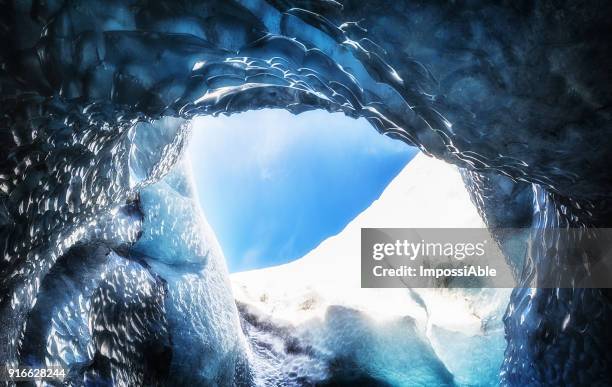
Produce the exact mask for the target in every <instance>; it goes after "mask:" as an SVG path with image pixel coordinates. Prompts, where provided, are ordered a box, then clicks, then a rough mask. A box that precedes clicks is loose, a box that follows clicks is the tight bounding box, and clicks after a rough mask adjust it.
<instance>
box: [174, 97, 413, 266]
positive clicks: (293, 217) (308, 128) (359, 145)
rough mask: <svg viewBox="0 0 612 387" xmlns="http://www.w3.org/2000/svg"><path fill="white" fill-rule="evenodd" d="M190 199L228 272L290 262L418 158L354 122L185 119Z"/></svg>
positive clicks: (310, 115) (257, 113)
mask: <svg viewBox="0 0 612 387" xmlns="http://www.w3.org/2000/svg"><path fill="white" fill-rule="evenodd" d="M191 124H192V134H191V139H190V142H189V145H188V149H187V152H186V157H187V158H188V159H189V161H190V164H191V166H192V173H193V180H194V183H195V186H196V196H197V199H198V202H199V204H200V207H201V208H202V210H203V212H204V214H205V217H206V219H207V221H208V222H209V223H210V225H211V227H212V229H213V230H214V231H215V234H216V236H217V239H218V240H219V243H220V245H221V247H222V249H223V251H224V255H225V258H226V262H227V263H228V267H229V270H230V271H231V272H236V271H244V270H251V269H259V268H264V267H269V266H274V265H279V264H283V263H287V262H290V261H293V260H295V259H298V258H300V257H302V256H303V255H305V254H306V253H308V252H309V251H310V250H312V249H313V248H315V247H316V246H317V245H318V244H319V243H321V242H322V241H323V240H325V239H326V238H328V237H331V236H333V235H335V234H337V233H339V232H340V231H341V230H342V229H343V228H344V227H345V226H346V225H347V224H348V223H349V222H350V221H351V220H352V219H353V218H355V217H356V216H357V215H359V214H360V213H361V212H362V211H363V210H365V209H366V208H368V207H369V206H370V204H371V203H372V202H373V201H375V200H376V199H378V198H379V196H380V194H381V193H382V192H383V190H384V189H385V187H386V186H387V185H388V184H389V183H390V182H391V181H392V180H393V178H394V177H395V176H396V175H397V174H398V173H399V172H400V171H401V170H402V169H403V167H404V166H405V165H406V164H407V163H408V162H409V161H410V160H411V159H412V158H413V157H414V156H415V155H416V154H417V153H418V150H417V149H416V148H414V147H411V146H408V145H407V144H406V143H404V142H402V141H399V140H394V139H392V138H390V137H388V136H384V135H380V134H379V133H378V132H377V131H376V130H375V129H374V128H373V127H372V125H371V124H370V123H369V122H368V121H366V120H365V119H363V118H360V119H353V118H351V117H348V116H346V115H344V114H342V113H329V112H327V111H324V110H313V111H307V112H304V113H301V114H298V115H294V114H292V113H290V112H288V111H286V110H282V109H262V110H251V111H248V112H245V113H239V114H233V115H231V116H224V115H220V116H217V117H213V116H200V117H196V118H194V119H193V120H192V121H191Z"/></svg>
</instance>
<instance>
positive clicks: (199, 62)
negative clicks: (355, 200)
mask: <svg viewBox="0 0 612 387" xmlns="http://www.w3.org/2000/svg"><path fill="white" fill-rule="evenodd" d="M0 6H1V7H2V12H1V13H0V35H1V37H2V38H1V39H0V94H1V97H0V98H1V104H0V111H1V112H2V121H1V123H0V249H2V250H1V251H2V260H1V264H0V265H1V266H0V327H1V329H0V359H2V360H3V363H5V362H8V363H10V364H18V363H23V362H30V363H31V364H40V363H43V364H46V363H53V362H54V361H60V360H58V359H61V362H63V363H62V364H66V365H67V366H69V367H70V370H71V378H72V379H71V381H72V383H73V384H77V385H78V384H83V383H87V381H91V380H102V381H112V382H114V383H120V382H121V381H131V382H139V383H145V384H147V383H153V382H154V381H157V380H164V378H168V377H169V376H168V375H169V374H171V373H170V371H169V370H172V372H175V371H176V373H174V374H173V375H175V376H173V377H178V376H176V375H181V373H180V372H178V371H179V370H180V364H179V363H177V361H176V359H177V358H180V356H183V355H181V354H180V353H178V351H177V350H176V347H173V345H176V341H177V340H175V341H174V343H175V344H173V341H172V338H173V337H174V338H175V339H176V338H177V337H181V340H183V341H184V344H185V345H191V344H193V342H200V341H202V337H206V338H207V340H208V343H213V344H214V345H212V344H211V346H209V347H206V351H208V352H205V353H207V354H208V355H207V356H208V357H207V361H208V363H207V366H206V367H204V369H206V370H207V371H206V372H204V371H202V373H201V375H200V376H201V379H193V380H194V382H195V383H199V384H202V383H203V382H202V381H203V380H207V381H210V380H217V381H232V382H228V383H236V384H239V381H240V380H243V381H244V380H248V375H247V374H248V369H249V365H248V361H247V360H245V359H244V357H243V356H242V355H241V353H242V352H241V351H242V349H241V348H242V347H241V346H242V345H243V344H241V342H240V340H239V339H235V338H234V337H235V336H236V335H235V334H233V333H232V332H234V331H232V330H233V329H234V330H239V326H238V317H237V312H236V310H235V307H234V306H231V307H230V306H229V305H232V303H233V300H232V299H231V294H230V293H229V291H228V290H227V289H226V286H225V285H224V283H225V282H224V281H226V280H225V279H224V278H225V276H226V273H225V272H224V271H223V270H224V269H223V265H219V264H218V263H215V260H214V259H212V258H211V257H213V256H215V254H214V251H213V250H215V248H212V247H210V245H207V242H206V241H193V240H190V241H187V242H185V241H182V242H184V246H183V247H185V248H189V249H190V250H188V251H191V252H192V253H193V252H194V251H195V252H196V253H193V255H194V256H197V257H207V258H206V259H204V260H202V261H201V262H199V261H198V262H199V263H198V264H199V265H200V266H201V267H200V269H198V270H199V271H197V272H194V273H199V274H194V277H189V279H188V280H186V279H185V277H184V276H183V277H181V275H182V274H184V273H185V272H186V271H189V270H194V269H193V268H192V266H189V265H191V264H195V263H194V262H192V261H190V260H189V259H185V262H187V263H189V265H187V267H186V266H185V262H179V261H180V257H177V256H172V257H170V258H167V257H166V258H164V259H161V260H159V261H160V262H163V264H164V265H165V266H163V267H162V266H159V265H158V264H159V262H158V261H156V260H155V259H154V257H152V256H151V255H153V254H152V253H151V252H150V250H147V249H145V248H143V247H142V245H140V246H139V238H140V237H141V235H142V233H143V232H142V227H143V226H142V224H143V223H147V222H152V220H151V219H150V218H147V211H148V210H146V209H143V208H145V207H146V206H143V204H142V201H141V195H143V196H144V197H147V198H149V199H150V200H154V202H155V200H157V202H160V203H163V202H164V201H167V200H168V197H170V196H171V195H178V196H179V197H180V196H181V195H184V187H183V185H184V184H183V183H181V178H180V176H178V177H175V178H173V180H172V182H173V183H172V184H174V186H172V185H169V186H168V187H169V188H167V191H165V190H164V189H158V190H156V191H155V192H149V193H146V192H145V191H146V189H147V188H146V187H147V186H148V185H150V184H151V183H153V182H156V181H158V180H159V179H160V178H162V177H163V176H165V175H166V174H167V173H168V172H169V171H170V169H171V167H172V166H173V165H174V164H175V163H176V162H177V161H178V160H179V156H180V153H181V149H182V148H183V146H184V144H185V141H187V137H188V132H189V125H188V119H190V118H191V117H194V116H197V115H211V114H212V115H214V114H222V113H224V114H231V113H235V112H240V111H245V110H251V109H261V108H268V107H274V108H283V109H287V110H290V111H292V112H295V113H299V112H301V111H305V110H310V109H325V110H328V111H341V112H344V113H345V114H347V115H350V116H353V117H365V118H366V119H367V120H368V121H369V122H370V123H371V124H372V126H373V127H374V128H376V129H377V130H378V131H380V132H381V133H385V134H387V135H390V136H393V137H395V138H398V139H401V140H403V141H405V142H407V143H408V144H411V145H415V146H417V147H419V148H420V149H421V150H422V151H424V152H426V153H427V154H429V155H432V156H434V157H438V158H441V159H444V160H445V161H447V162H450V163H453V164H456V165H458V166H460V167H462V168H465V171H464V176H465V181H466V184H468V186H469V187H470V189H471V191H472V195H473V199H474V201H475V202H476V203H477V204H478V206H479V209H480V211H481V213H482V214H483V217H484V218H485V220H487V222H488V224H489V225H491V226H493V225H494V226H504V227H511V226H513V227H529V226H532V227H535V228H537V227H568V226H572V227H578V226H579V227H588V226H597V227H602V226H607V225H608V223H609V219H610V218H609V215H610V208H611V207H610V204H609V201H610V192H611V185H612V179H611V175H610V173H609V169H608V168H609V166H610V165H611V164H612V153H611V152H610V149H611V145H612V136H611V135H610V134H611V133H610V114H611V113H612V111H611V106H612V104H611V99H612V95H611V93H612V91H611V89H612V88H611V87H610V86H611V83H612V82H611V79H610V71H609V69H610V68H611V67H612V66H611V65H612V63H611V62H612V60H611V58H612V56H611V55H610V45H611V41H612V40H611V39H610V38H611V37H612V34H611V32H612V31H611V30H612V25H611V24H610V22H609V20H610V16H611V15H612V4H611V3H609V2H606V1H593V2H589V3H582V2H579V1H571V0H567V1H562V2H556V1H546V0H542V1H536V2H530V1H505V2H501V3H495V4H493V2H488V1H470V2H465V3H463V2H448V3H446V2H438V1H433V2H431V1H381V2H375V1H369V2H362V1H351V0H347V1H342V2H341V3H340V2H336V1H333V0H320V1H306V0H303V1H301V0H296V1H291V0H286V1H283V0H268V1H264V0H243V1H238V0H236V1H196V0H191V1H143V0H141V1H119V0H118V1H12V2H11V1H3V2H1V4H0ZM164 117H166V118H164ZM169 117H175V118H169ZM176 118H179V119H176ZM340 140H341V139H340ZM151 198H154V199H151ZM157 202H156V203H157ZM532 202H533V204H532ZM151 208H153V209H155V208H157V207H155V206H152V207H151ZM170 213H172V212H170ZM525 214H527V215H525ZM531 215H533V216H531ZM147 219H149V220H147ZM150 227H152V228H155V227H156V226H155V225H151V226H150ZM159 227H160V230H161V231H159V233H158V234H154V235H157V236H158V237H159V238H161V239H163V238H169V239H168V240H167V243H180V242H181V241H178V242H177V241H176V240H173V239H172V237H171V236H169V235H168V231H163V230H164V229H163V226H159ZM149 230H150V229H149ZM185 238H187V236H186V237H185ZM193 238H196V237H193ZM196 239H197V238H196ZM213 244H214V243H213ZM211 251H213V252H211ZM186 254H187V255H189V253H186ZM562 255H563V254H562V253H561V252H559V253H557V255H554V254H552V256H551V253H550V252H549V251H543V250H542V251H539V250H537V249H535V250H534V251H533V253H532V256H531V259H529V260H527V263H526V269H525V270H521V269H522V268H519V270H518V271H519V272H523V273H527V275H528V276H529V275H530V276H538V275H539V273H542V272H545V271H546V270H551V267H552V266H551V265H554V262H555V260H558V259H563V256H562ZM79 258H80V259H79ZM221 258H222V257H221ZM79 265H80V266H79ZM79 270H80V271H81V274H82V275H81V274H79V272H78V271H79ZM179 274H181V275H179ZM194 278H195V279H194ZM527 279H529V278H527ZM527 279H526V280H527ZM62 283H63V284H64V285H65V286H67V289H68V290H65V291H60V290H57V288H58V287H60V286H61V285H60V284H62ZM525 283H528V282H525ZM210 289H213V290H210ZM211 292H213V293H214V292H216V293H214V294H217V296H215V297H213V298H212V299H208V298H206V297H208V296H209V295H210V294H211ZM186 294H189V297H191V298H188V297H187V298H186V297H185V295H186ZM198 297H202V298H201V299H198ZM45 299H47V300H55V303H56V304H55V305H51V304H50V303H47V304H45V303H43V302H42V301H41V300H45ZM117 300H121V302H118V303H117ZM198 303H200V304H202V303H205V304H206V306H207V307H206V308H204V309H206V310H199V309H198V307H197V305H198ZM75 305H77V306H75ZM112 305H119V306H112ZM224 305H225V306H224ZM111 306H112V307H111ZM137 306H138V307H137ZM74 308H77V310H80V311H81V312H82V313H80V314H79V313H77V314H76V315H75V314H74V313H72V312H70V310H72V309H74ZM79 308H80V309H79ZM215 308H217V309H215ZM218 313H221V314H224V313H225V314H227V320H226V321H230V322H231V323H230V322H228V323H227V324H224V325H219V321H218V319H216V318H215V317H214V316H216V315H217V314H218ZM611 313H612V311H611V308H610V295H609V292H608V291H607V290H599V289H560V290H559V289H539V290H538V291H536V292H533V291H531V290H529V289H516V290H515V291H514V293H513V296H512V300H511V303H510V305H509V308H508V312H507V315H506V318H505V324H506V334H507V340H508V349H507V351H506V358H505V361H504V364H503V367H502V370H501V373H500V378H501V379H500V380H501V382H502V383H503V384H506V385H521V386H522V385H541V384H552V385H555V384H566V385H578V384H583V383H590V384H597V383H599V384H605V383H606V382H609V381H610V379H609V374H610V372H611V371H610V370H611V361H612V359H611V357H612V354H611V353H610V352H609V351H608V350H607V348H608V347H609V345H610V344H611V343H612V337H611V335H612V333H611V331H610V330H609V328H608V327H609V323H610V321H612V314H611ZM176 315H182V316H188V318H186V320H185V321H179V320H180V319H177V318H176ZM82 316H88V317H87V318H85V320H83V319H84V317H82ZM567 316H571V318H570V320H568V321H570V322H569V324H568V323H565V324H561V322H562V321H564V320H566V318H567ZM195 320H197V322H193V321H195ZM189 321H191V322H193V325H189ZM181 329H183V330H182V331H181ZM77 331H78V332H77ZM178 331H180V332H190V333H189V334H183V335H180V336H177V335H176V332H178ZM79 332H80V333H79ZM234 333H235V332H234ZM190 335H191V336H190ZM238 336H239V335H238ZM189 337H191V338H192V341H190V339H189ZM210 337H213V338H214V339H210ZM230 338H233V339H230ZM77 342H79V343H80V344H78V345H77V344H75V343H77ZM128 342H129V343H130V344H129V345H128V344H126V343H128ZM62 345H63V346H64V347H61V346H62ZM59 347H61V348H64V352H62V351H60V350H58V348H59ZM66 348H71V349H70V350H71V351H72V352H71V353H73V355H71V356H72V357H70V356H66V355H65V351H66ZM58 351H59V352H58ZM151 354H154V355H151ZM173 356H174V357H173ZM172 358H173V359H175V360H171V359H172ZM211 359H215V360H214V361H212V360H211ZM220 359H224V360H220ZM5 360H6V361H5ZM222 362H226V363H227V362H231V363H232V364H235V367H228V366H227V367H225V368H224V367H221V366H217V365H218V364H221V363H222ZM215 364H217V365H215ZM215 367H217V368H215ZM229 368H231V370H230V369H229ZM185 377H186V376H185ZM194 378H195V377H194ZM241 378H242V379H241ZM181 380H183V381H184V380H191V379H188V378H187V379H181ZM245 383H247V382H245Z"/></svg>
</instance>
